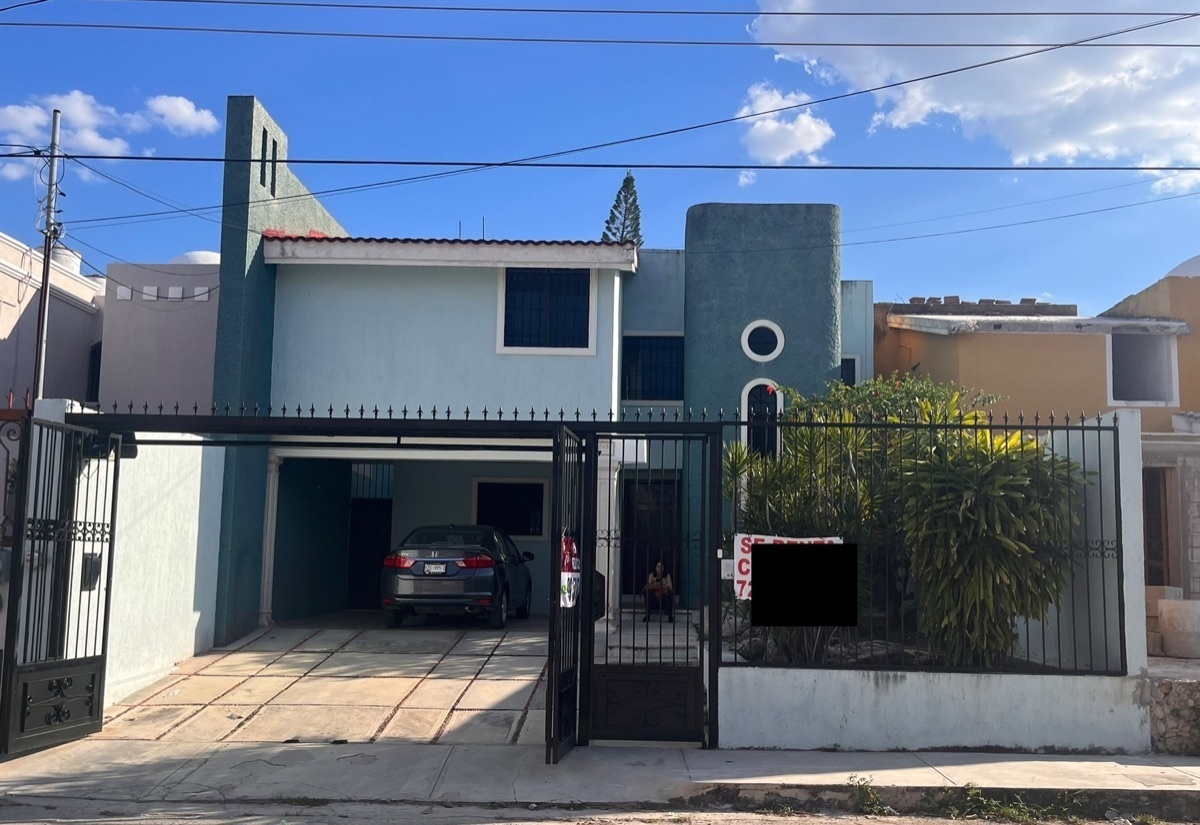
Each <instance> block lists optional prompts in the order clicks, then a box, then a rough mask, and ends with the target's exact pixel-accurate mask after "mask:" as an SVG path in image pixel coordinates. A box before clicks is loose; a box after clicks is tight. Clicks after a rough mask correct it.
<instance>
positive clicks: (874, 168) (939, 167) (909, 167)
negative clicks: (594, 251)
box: [64, 155, 1200, 172]
mask: <svg viewBox="0 0 1200 825" xmlns="http://www.w3.org/2000/svg"><path fill="white" fill-rule="evenodd" d="M64 157H67V158H70V159H71V160H79V159H81V158H82V159H87V160H127V161H137V162H145V163H245V164H250V163H261V162H262V160H261V159H259V158H218V157H203V156H187V155H175V156H170V155H168V156H159V155H151V156H149V157H147V156H145V155H65V156H64ZM286 163H287V164H289V165H297V166H299V165H304V166H421V167H426V166H434V167H442V166H452V167H456V168H460V169H463V170H465V169H467V168H475V167H478V168H483V169H488V168H497V167H502V166H513V165H516V166H518V167H519V168H524V169H659V170H679V171H697V170H700V171H714V172H738V171H754V172H772V171H780V172H799V171H805V172H817V171H828V172H1197V171H1200V166H1112V165H1109V166H1080V165H1077V164H1069V165H1062V166H1044V165H1042V166H1022V165H1016V164H997V165H989V166H966V165H961V164H879V163H866V164H839V163H825V164H807V163H775V164H765V163H764V164H753V163H751V164H746V163H641V162H638V161H624V162H620V163H616V162H604V163H578V162H576V163H567V162H548V161H529V162H522V163H520V164H513V163H512V162H511V161H491V160H390V159H369V158H299V159H295V160H293V159H291V158H288V159H287V161H286Z"/></svg>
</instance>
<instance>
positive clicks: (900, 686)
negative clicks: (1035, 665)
mask: <svg viewBox="0 0 1200 825" xmlns="http://www.w3.org/2000/svg"><path fill="white" fill-rule="evenodd" d="M719 680H720V681H719V689H720V693H719V697H720V698H719V706H720V746H721V747H722V748H787V749H794V750H812V749H815V748H832V747H835V746H836V747H840V748H844V749H846V750H865V751H883V750H889V749H897V748H899V749H906V750H916V749H921V748H925V749H929V748H951V747H967V748H980V747H1003V748H1022V749H1024V748H1030V749H1035V748H1043V747H1059V748H1086V749H1101V750H1125V751H1129V752H1134V753H1141V752H1146V751H1148V750H1149V749H1150V717H1149V707H1148V705H1147V706H1143V705H1142V704H1140V702H1139V698H1138V697H1139V694H1140V690H1141V680H1139V679H1138V678H1135V677H1104V676H1017V675H978V674H964V673H897V672H872V671H864V670H812V669H801V668H793V669H789V668H766V667H723V668H722V669H721V671H720V675H719ZM1146 701H1147V703H1148V695H1147V700H1146Z"/></svg>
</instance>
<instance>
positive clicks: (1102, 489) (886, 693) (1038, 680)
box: [718, 410, 1150, 753]
mask: <svg viewBox="0 0 1200 825" xmlns="http://www.w3.org/2000/svg"><path fill="white" fill-rule="evenodd" d="M1114 415H1115V416H1116V418H1117V421H1118V425H1119V434H1120V435H1119V437H1120V441H1119V445H1120V449H1119V454H1120V459H1119V466H1120V482H1121V483H1120V505H1121V519H1120V538H1121V550H1122V554H1121V555H1122V561H1123V577H1122V585H1123V588H1122V591H1121V592H1122V593H1123V596H1124V608H1125V609H1124V618H1125V633H1124V636H1125V653H1126V673H1127V674H1129V675H1127V676H1027V675H1015V674H986V675H985V674H963V673H917V672H895V671H863V670H818V669H807V668H773V667H732V666H725V667H722V668H721V671H720V674H719V681H718V689H719V693H718V704H719V708H720V710H719V713H720V717H719V718H720V743H719V744H720V746H721V747H722V748H748V747H755V748H788V749H796V750H808V749H813V748H831V747H834V746H835V745H836V746H837V747H841V748H844V749H847V750H868V751H878V750H888V749H893V748H903V749H908V750H915V749H920V748H926V749H928V748H958V747H963V748H981V747H1003V748H1015V749H1037V748H1051V747H1052V748H1080V749H1096V750H1108V751H1114V750H1123V751H1127V752H1131V753H1145V752H1148V751H1149V750H1150V693H1149V689H1150V685H1149V681H1148V678H1147V665H1148V661H1147V656H1146V615H1145V614H1146V609H1145V608H1146V594H1145V586H1144V585H1145V575H1144V569H1143V565H1144V561H1143V559H1144V551H1143V546H1142V543H1143V536H1142V472H1141V468H1142V457H1141V450H1140V444H1141V416H1140V413H1139V411H1137V410H1121V411H1120V412H1119V413H1115V414H1110V415H1108V416H1105V418H1104V421H1105V423H1111V421H1112V418H1113V416H1114ZM1093 440H1095V439H1094V438H1093ZM1083 441H1087V439H1086V438H1085V439H1083V440H1082V441H1081V442H1080V444H1079V445H1077V446H1075V447H1074V448H1073V449H1072V457H1074V458H1078V457H1081V456H1082V455H1083V454H1084V453H1085V452H1087V453H1090V454H1091V455H1092V456H1093V461H1092V463H1091V464H1090V465H1089V466H1088V468H1087V469H1089V470H1097V469H1100V467H1107V468H1111V467H1112V466H1113V464H1114V463H1115V456H1114V455H1113V452H1112V450H1111V445H1110V444H1108V443H1106V442H1098V443H1095V444H1089V445H1088V447H1089V448H1090V449H1087V450H1085V449H1083V447H1084V444H1083ZM1097 461H1098V462H1099V463H1096V462H1097ZM1112 482H1113V479H1112V478H1111V476H1109V477H1108V478H1107V479H1106V480H1105V481H1104V484H1103V485H1101V484H1099V483H1097V482H1094V485H1095V486H1094V487H1093V488H1092V492H1090V494H1091V495H1095V496H1097V497H1100V496H1114V498H1115V493H1116V489H1117V487H1116V485H1115V484H1113V483H1112ZM1105 506H1106V511H1105V519H1104V522H1103V524H1102V523H1101V522H1100V521H1099V520H1098V519H1097V509H1098V508H1092V509H1091V511H1090V512H1089V514H1088V515H1089V517H1090V518H1092V520H1093V521H1095V522H1096V523H1094V524H1088V525H1087V535H1088V537H1089V538H1099V537H1100V535H1101V530H1104V531H1106V532H1104V533H1103V535H1105V536H1109V535H1114V534H1115V532H1108V531H1115V530H1116V524H1117V519H1116V513H1115V510H1114V508H1112V507H1111V505H1110V504H1106V505H1105ZM1082 615H1087V614H1086V612H1084V613H1083V614H1082Z"/></svg>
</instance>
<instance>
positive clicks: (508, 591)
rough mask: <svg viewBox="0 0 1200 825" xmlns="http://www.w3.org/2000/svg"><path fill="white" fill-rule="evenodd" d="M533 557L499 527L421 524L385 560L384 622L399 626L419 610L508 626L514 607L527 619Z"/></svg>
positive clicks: (381, 588) (381, 581) (515, 612)
mask: <svg viewBox="0 0 1200 825" xmlns="http://www.w3.org/2000/svg"><path fill="white" fill-rule="evenodd" d="M533 560H534V555H533V553H529V552H525V553H522V552H521V551H520V550H518V549H517V546H516V545H515V544H514V543H513V540H512V539H510V538H509V537H508V536H507V535H506V534H505V533H504V531H503V530H500V529H498V528H496V527H488V526H485V525H479V524H465V525H455V524H448V525H436V526H430V527H418V528H417V529H415V530H413V531H412V532H411V533H409V534H408V536H407V537H406V538H405V539H404V541H402V542H400V546H399V547H397V548H396V549H395V550H393V551H392V552H391V553H390V554H389V555H388V556H387V558H385V559H384V561H383V571H382V573H381V574H380V579H379V594H380V602H381V606H382V607H383V617H384V624H386V625H387V626H388V627H399V626H400V625H401V623H402V622H403V621H404V617H405V616H406V615H411V614H414V613H441V614H447V613H450V614H453V613H466V614H468V615H475V616H486V617H487V619H488V621H489V623H490V624H491V626H492V627H493V628H496V629H500V628H503V627H504V626H505V624H507V622H508V617H509V615H510V610H512V611H513V615H515V616H516V617H517V618H518V619H526V618H528V617H529V613H530V610H531V608H532V606H533V581H532V578H531V576H530V574H529V562H531V561H533ZM514 605H515V606H516V607H515V610H514V608H513V606H514Z"/></svg>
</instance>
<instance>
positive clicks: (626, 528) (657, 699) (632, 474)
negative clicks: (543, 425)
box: [583, 428, 720, 747]
mask: <svg viewBox="0 0 1200 825" xmlns="http://www.w3.org/2000/svg"><path fill="white" fill-rule="evenodd" d="M706 429H707V428H704V429H701V428H689V429H688V431H686V432H683V431H681V432H669V431H662V430H658V431H651V432H649V433H644V434H641V433H630V432H608V433H605V432H601V433H600V434H599V435H598V438H597V439H596V441H597V452H598V456H597V467H596V471H595V472H594V473H592V475H594V476H595V477H596V478H597V479H598V481H597V487H596V488H595V490H596V492H597V493H598V496H594V497H593V498H594V499H595V500H596V505H595V506H596V515H597V519H596V529H595V535H596V552H595V557H596V563H595V565H594V567H593V568H592V569H595V568H598V569H599V574H598V575H600V576H602V578H601V582H603V584H602V587H603V592H602V593H601V598H599V599H597V600H596V607H594V608H593V609H592V613H591V615H590V616H589V617H588V621H587V624H586V627H587V628H588V629H587V630H585V631H584V632H585V635H587V634H590V635H589V641H590V642H591V644H590V648H591V650H590V656H589V657H588V658H589V666H590V669H591V678H590V680H589V682H590V684H589V686H588V687H589V690H588V694H589V695H588V700H589V701H588V703H587V707H586V708H585V709H584V713H583V717H584V731H583V739H584V740H585V741H586V740H588V739H616V740H657V741H674V742H702V743H705V744H706V745H709V746H710V747H711V746H712V745H713V744H714V743H715V737H713V736H712V733H714V732H715V731H712V730H708V729H707V725H706V721H707V720H706V715H707V713H706V711H707V710H708V704H707V700H710V699H712V700H715V685H710V684H709V682H710V680H709V679H708V678H707V674H706V669H705V664H706V659H705V649H706V647H707V644H708V638H709V633H710V624H711V622H710V621H709V618H710V617H709V614H708V611H706V610H705V609H704V607H705V606H706V605H708V604H710V603H711V602H710V599H711V595H712V594H711V592H710V591H711V589H712V588H711V584H712V583H711V581H710V570H711V567H712V565H711V564H710V560H709V556H710V554H711V553H713V552H715V548H717V547H718V546H719V545H720V536H719V533H718V532H716V531H717V530H719V521H716V520H715V519H714V517H718V518H719V502H720V499H719V488H718V485H719V479H720V475H719V473H720V434H719V432H708V431H706ZM717 603H718V604H719V601H718V602H717ZM714 718H715V714H714Z"/></svg>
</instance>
